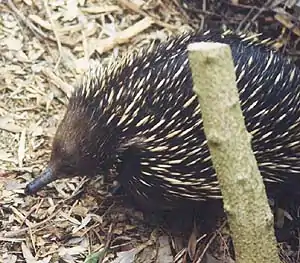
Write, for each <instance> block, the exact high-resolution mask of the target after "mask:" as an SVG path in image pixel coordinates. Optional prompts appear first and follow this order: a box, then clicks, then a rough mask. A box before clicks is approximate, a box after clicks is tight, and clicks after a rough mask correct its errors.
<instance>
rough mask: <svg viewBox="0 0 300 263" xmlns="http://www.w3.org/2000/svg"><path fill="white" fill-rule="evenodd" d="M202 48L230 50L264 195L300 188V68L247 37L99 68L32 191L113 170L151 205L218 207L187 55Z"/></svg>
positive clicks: (221, 37) (166, 48)
mask: <svg viewBox="0 0 300 263" xmlns="http://www.w3.org/2000/svg"><path fill="white" fill-rule="evenodd" d="M198 41H214V42H222V43H227V44H229V45H230V46H231V49H232V54H233V59H234V63H235V70H236V76H237V85H238V90H239V94H240V101H241V107H242V110H243V114H244V117H245V122H246V126H247V129H248V131H249V132H250V133H251V134H252V136H253V137H252V148H253V151H254V154H255V157H256V160H257V162H258V166H259V169H260V172H261V174H262V176H263V178H264V182H265V184H266V186H267V191H268V194H269V195H272V194H275V193H276V192H277V191H278V190H280V189H283V188H284V187H288V188H289V187H294V188H295V186H300V184H299V182H300V162H299V157H300V132H299V131H300V85H299V83H300V74H299V73H300V72H299V69H298V68H297V67H296V66H295V65H294V64H293V63H292V62H290V61H289V60H288V59H287V58H285V57H283V56H281V55H279V54H276V53H274V51H272V50H269V49H268V48H266V47H265V46H264V45H262V44H260V43H258V42H256V41H252V40H251V39H250V40H249V39H247V38H246V37H245V36H244V35H234V34H233V33H222V34H221V33H215V32H207V33H204V34H201V35H200V34H186V35H184V36H181V37H177V38H174V39H171V40H169V41H167V42H165V43H162V44H159V45H157V46H153V47H151V48H150V49H145V50H143V51H141V52H139V54H136V55H131V56H126V57H124V58H123V59H121V60H120V61H118V62H117V63H113V64H112V65H110V66H108V67H107V68H103V67H101V66H99V64H98V65H93V66H92V67H91V69H90V70H89V71H88V72H87V73H86V74H85V76H84V77H83V79H82V82H81V84H80V85H79V87H78V88H76V89H75V91H74V93H73V95H72V97H71V98H70V101H69V105H68V108H67V111H66V113H65V116H64V119H63V120H62V122H61V123H60V125H59V127H58V129H57V133H56V135H55V138H54V141H53V149H52V154H51V158H50V161H49V165H48V168H47V169H46V172H45V173H44V174H43V175H41V177H38V178H37V179H35V180H34V181H33V182H31V183H30V184H29V185H28V186H27V189H26V192H27V193H31V194H33V193H35V192H37V191H38V190H40V188H42V187H43V186H44V185H46V184H48V183H49V182H51V181H53V180H56V179H57V178H62V177H67V176H76V175H79V176H82V175H90V176H95V175H97V174H101V173H102V174H103V173H104V174H105V173H106V172H107V171H108V170H109V169H114V170H115V172H116V174H117V177H116V179H117V180H118V181H119V182H120V184H121V185H122V187H123V188H124V189H125V190H126V191H127V193H128V194H130V195H132V196H133V197H134V198H135V199H136V200H140V202H145V203H147V204H149V205H150V206H151V205H153V206H154V207H155V206H156V207H159V208H166V209H167V208H172V207H176V206H180V205H184V204H186V203H189V202H194V201H195V202H201V201H206V200H211V199H220V198H221V193H220V189H219V186H218V182H217V178H216V175H215V171H214V169H213V167H212V162H211V157H210V154H209V150H208V146H207V143H206V138H205V135H204V132H203V127H202V120H201V112H200V105H199V104H198V101H197V96H196V95H195V94H194V92H193V89H192V77H191V72H190V68H189V62H188V57H187V50H186V48H187V44H188V43H191V42H198ZM96 64H97V63H96ZM294 188H293V189H294ZM296 188H297V187H296ZM298 188H299V187H298ZM293 191H294V190H293Z"/></svg>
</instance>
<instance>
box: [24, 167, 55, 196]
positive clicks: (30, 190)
mask: <svg viewBox="0 0 300 263" xmlns="http://www.w3.org/2000/svg"><path fill="white" fill-rule="evenodd" d="M55 179H56V178H55V176H54V175H53V171H52V169H51V168H50V167H47V168H46V170H45V171H44V172H43V173H42V174H41V175H40V176H39V177H37V178H35V179H34V180H33V181H31V182H30V183H29V184H28V185H27V186H26V188H25V194H26V195H33V194H36V193H37V192H38V191H39V190H41V189H42V188H43V187H44V186H46V185H47V184H49V183H51V182H53V181H54V180H55Z"/></svg>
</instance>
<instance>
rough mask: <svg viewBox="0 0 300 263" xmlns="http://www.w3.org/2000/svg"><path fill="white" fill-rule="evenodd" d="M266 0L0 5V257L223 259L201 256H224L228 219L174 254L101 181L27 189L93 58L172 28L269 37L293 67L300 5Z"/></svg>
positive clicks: (20, 1) (158, 231) (289, 255)
mask: <svg viewBox="0 0 300 263" xmlns="http://www.w3.org/2000/svg"><path fill="white" fill-rule="evenodd" d="M262 2H265V1H213V0H211V1H192V0H189V1H188V0H186V1H177V0H166V1H154V0H153V1H147V0H132V1H130V0H116V1H113V0H111V1H109V0H101V1H83V0H73V1H47V0H44V1H32V0H17V1H11V0H8V1H0V49H1V60H0V69H1V74H0V98H1V99H0V138H1V140H0V261H1V262H7V263H8V262H84V261H85V260H87V261H86V262H131V258H132V257H133V256H137V257H138V258H139V261H142V260H143V261H145V262H173V260H174V261H175V260H177V261H176V262H200V260H201V259H202V258H203V257H204V254H205V252H206V251H208V248H209V247H210V248H212V247H213V248H214V251H217V250H218V251H221V252H220V253H219V254H222V251H223V254H222V255H221V256H220V257H219V258H221V259H220V260H221V261H213V260H215V259H212V258H210V257H209V256H207V260H208V261H207V262H225V261H226V262H230V259H229V254H230V253H229V251H228V249H227V247H226V246H227V244H228V242H229V241H228V240H227V239H228V238H227V237H226V238H225V236H226V235H223V234H222V235H221V230H222V229H223V227H224V224H221V225H220V227H219V228H218V229H217V231H215V232H212V233H209V234H207V236H205V235H204V236H196V235H195V234H194V232H193V233H192V235H190V236H189V243H188V244H187V243H184V242H183V245H182V246H180V245H176V247H177V249H175V250H172V249H173V248H174V243H178V242H171V245H170V240H172V241H174V240H175V239H176V238H173V237H171V236H170V235H169V233H167V232H166V231H163V229H162V228H158V227H157V226H152V225H151V224H150V225H149V222H147V223H145V222H144V220H143V215H142V213H141V212H139V211H136V210H135V209H134V208H132V207H128V206H126V205H124V204H123V202H122V198H119V199H118V198H116V199H115V198H113V197H111V196H110V195H109V194H107V186H106V185H105V184H103V183H102V180H101V178H100V179H99V180H96V181H95V180H94V181H93V183H90V182H88V181H87V180H86V179H85V178H72V179H67V180H60V181H58V182H55V183H53V184H52V185H51V186H49V187H47V188H46V189H44V190H43V191H41V192H40V193H39V194H38V196H34V197H32V196H26V195H25V194H24V187H25V186H26V184H27V183H28V182H29V181H30V180H31V179H32V178H34V177H35V176H37V175H38V174H39V173H40V172H41V171H42V170H43V168H44V167H45V165H46V163H47V160H48V158H49V153H50V150H51V139H52V138H53V135H54V133H55V129H56V127H57V125H58V123H59V121H60V120H61V118H62V116H63V113H64V110H65V107H66V104H67V98H68V96H69V94H70V92H71V91H72V89H73V87H74V84H75V83H76V81H77V80H78V79H79V78H80V76H81V74H82V73H83V72H84V71H85V70H86V68H87V66H88V58H90V57H91V56H96V57H97V58H99V59H100V61H101V63H103V64H104V65H105V64H106V63H107V62H108V61H109V60H110V59H111V58H113V59H114V58H115V57H120V56H121V55H122V54H124V53H125V52H128V51H129V50H130V51H132V50H133V49H140V48H142V47H145V46H147V45H148V44H150V43H152V42H153V41H154V40H160V41H163V40H165V39H167V37H169V36H171V35H173V34H180V33H181V32H185V31H190V30H193V29H195V28H198V29H203V30H204V29H208V28H211V27H223V28H224V27H227V28H231V29H239V30H245V31H251V32H262V33H263V35H264V37H265V38H267V37H272V39H273V42H272V45H273V48H275V49H277V50H279V52H283V53H285V54H286V55H289V56H290V57H291V58H292V59H294V60H295V61H296V63H298V51H297V45H298V41H297V39H298V36H299V35H300V34H299V32H300V30H299V28H298V27H297V22H298V20H297V14H298V13H299V7H298V6H297V4H296V2H297V1H286V2H288V3H286V5H282V4H280V2H285V1H274V3H273V1H267V3H265V4H264V5H262V4H261V3H262ZM275 2H276V4H275ZM277 2H278V3H277ZM87 186H88V187H87ZM148 221H149V220H148ZM188 234H190V233H188ZM227 241H228V242H227ZM179 243H180V242H179ZM229 243H230V242H229ZM282 246H283V247H285V248H286V247H288V249H287V251H288V252H284V251H283V252H282V253H283V257H284V259H285V262H297V257H295V256H294V254H296V252H297V251H296V250H292V249H291V248H290V247H289V246H287V244H283V245H282ZM171 248H172V249H171ZM216 248H218V249H216ZM122 251H123V252H122ZM187 252H188V253H187ZM215 254H216V253H215ZM174 255H176V257H175V259H173V256H174ZM88 256H90V258H87V257H88ZM222 257H223V258H222ZM225 257H226V258H227V259H226V260H225V259H224V258H225ZM122 260H123V261H122ZM155 260H156V261H155ZM193 260H194V261H193Z"/></svg>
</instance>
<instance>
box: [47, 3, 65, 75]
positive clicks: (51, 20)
mask: <svg viewBox="0 0 300 263" xmlns="http://www.w3.org/2000/svg"><path fill="white" fill-rule="evenodd" d="M44 6H45V9H46V13H47V16H48V18H49V20H50V23H51V26H52V31H53V33H54V36H55V39H56V43H57V47H58V51H59V57H58V60H57V62H56V64H55V70H56V69H57V67H58V65H59V63H60V61H61V58H62V46H61V42H60V39H59V35H58V32H57V28H56V26H55V23H54V21H53V19H52V15H51V11H50V9H49V6H48V1H47V0H44Z"/></svg>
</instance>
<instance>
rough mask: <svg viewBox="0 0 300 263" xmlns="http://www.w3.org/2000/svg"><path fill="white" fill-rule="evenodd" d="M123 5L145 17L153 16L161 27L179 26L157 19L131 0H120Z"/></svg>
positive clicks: (172, 28)
mask: <svg viewBox="0 0 300 263" xmlns="http://www.w3.org/2000/svg"><path fill="white" fill-rule="evenodd" d="M118 2H119V3H120V4H121V5H123V6H124V7H126V8H128V9H130V10H132V11H134V12H136V13H138V14H140V15H142V16H144V17H148V18H151V19H152V20H153V22H154V23H155V24H157V25H159V26H161V27H165V28H168V29H170V30H175V29H177V28H178V27H177V26H172V25H170V24H167V23H165V22H162V21H160V20H158V19H155V18H154V17H153V16H151V15H149V14H147V13H146V12H145V11H143V10H141V9H140V8H139V7H138V6H137V5H136V4H134V3H132V2H130V1H127V0H119V1H118Z"/></svg>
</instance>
